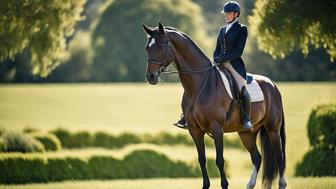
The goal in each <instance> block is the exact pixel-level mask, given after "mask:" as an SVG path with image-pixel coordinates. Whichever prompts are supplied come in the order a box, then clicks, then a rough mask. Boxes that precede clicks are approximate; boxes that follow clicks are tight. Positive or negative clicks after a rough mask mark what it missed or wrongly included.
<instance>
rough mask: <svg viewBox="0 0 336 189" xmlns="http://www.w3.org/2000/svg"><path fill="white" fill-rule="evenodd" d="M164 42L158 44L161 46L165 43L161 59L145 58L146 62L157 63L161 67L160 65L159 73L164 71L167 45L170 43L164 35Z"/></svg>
mask: <svg viewBox="0 0 336 189" xmlns="http://www.w3.org/2000/svg"><path fill="white" fill-rule="evenodd" d="M151 38H155V37H150V39H151ZM166 39H167V40H166V43H159V44H158V45H160V46H163V45H165V50H164V54H163V56H162V59H161V61H160V60H154V59H147V62H148V63H151V64H158V65H160V66H161V67H160V69H159V72H160V73H164V72H165V71H164V70H165V69H166V67H167V66H168V64H169V63H168V64H167V50H168V46H169V45H171V43H170V41H169V38H168V37H166Z"/></svg>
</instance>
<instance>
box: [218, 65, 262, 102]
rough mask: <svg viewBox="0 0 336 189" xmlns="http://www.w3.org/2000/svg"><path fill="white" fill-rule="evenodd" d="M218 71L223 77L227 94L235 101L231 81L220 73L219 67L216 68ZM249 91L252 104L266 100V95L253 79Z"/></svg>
mask: <svg viewBox="0 0 336 189" xmlns="http://www.w3.org/2000/svg"><path fill="white" fill-rule="evenodd" d="M216 68H217V70H218V71H219V73H220V75H221V77H222V80H223V84H224V87H225V89H226V92H227V93H228V94H229V96H230V98H231V99H233V96H232V92H231V89H230V84H229V80H228V79H227V78H226V76H225V74H224V73H223V72H222V71H220V69H219V68H218V67H216ZM247 91H248V92H249V94H250V97H251V102H260V101H263V100H264V94H263V92H262V90H261V88H260V86H259V84H258V83H257V81H256V80H254V79H253V81H252V82H251V83H250V84H248V85H247Z"/></svg>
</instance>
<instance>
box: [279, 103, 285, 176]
mask: <svg viewBox="0 0 336 189" xmlns="http://www.w3.org/2000/svg"><path fill="white" fill-rule="evenodd" d="M281 104H282V102H281ZM280 138H281V149H282V150H281V151H282V158H283V159H282V160H283V161H282V163H281V164H280V167H279V173H280V176H282V175H283V174H284V172H285V169H286V130H285V115H284V110H283V108H282V122H281V128H280Z"/></svg>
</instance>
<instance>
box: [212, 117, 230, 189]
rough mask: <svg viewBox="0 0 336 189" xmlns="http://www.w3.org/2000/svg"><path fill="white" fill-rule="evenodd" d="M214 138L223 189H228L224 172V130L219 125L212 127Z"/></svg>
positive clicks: (215, 124)
mask: <svg viewBox="0 0 336 189" xmlns="http://www.w3.org/2000/svg"><path fill="white" fill-rule="evenodd" d="M211 129H212V134H213V138H214V141H215V147H216V165H217V167H218V169H219V173H220V176H221V186H222V189H227V188H228V186H229V183H228V181H227V179H226V176H225V171H224V157H223V134H224V131H223V128H222V126H221V125H220V124H219V123H217V122H216V123H214V124H212V125H211Z"/></svg>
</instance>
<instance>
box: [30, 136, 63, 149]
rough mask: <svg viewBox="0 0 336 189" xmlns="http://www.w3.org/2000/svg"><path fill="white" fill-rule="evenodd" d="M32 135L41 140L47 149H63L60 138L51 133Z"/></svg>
mask: <svg viewBox="0 0 336 189" xmlns="http://www.w3.org/2000/svg"><path fill="white" fill-rule="evenodd" d="M32 136H33V137H34V138H35V139H36V140H38V141H40V142H41V143H42V144H43V146H44V148H45V150H46V151H58V150H61V149H62V145H61V142H60V140H59V139H58V138H57V137H56V136H55V135H54V134H51V133H47V134H45V133H32Z"/></svg>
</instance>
